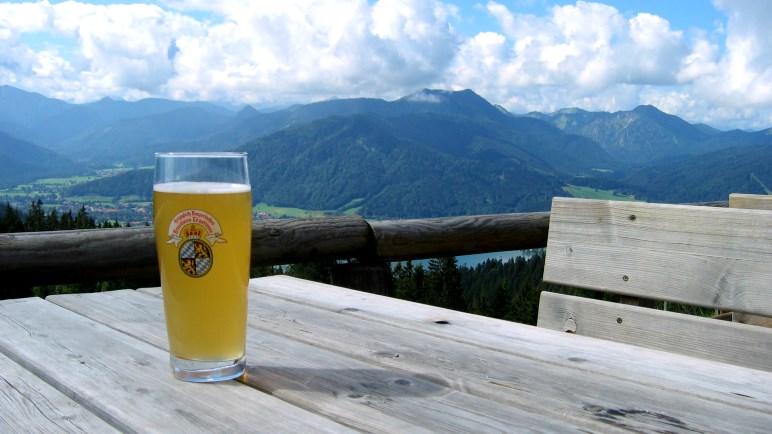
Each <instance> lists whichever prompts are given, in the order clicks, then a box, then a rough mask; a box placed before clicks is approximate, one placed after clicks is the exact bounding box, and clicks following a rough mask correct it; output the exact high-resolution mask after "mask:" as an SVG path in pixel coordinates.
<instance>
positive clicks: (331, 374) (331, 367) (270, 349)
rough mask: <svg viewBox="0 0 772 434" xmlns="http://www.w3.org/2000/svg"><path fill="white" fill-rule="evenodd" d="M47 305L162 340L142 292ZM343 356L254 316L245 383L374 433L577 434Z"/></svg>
mask: <svg viewBox="0 0 772 434" xmlns="http://www.w3.org/2000/svg"><path fill="white" fill-rule="evenodd" d="M105 296H109V297H110V298H109V299H108V298H107V297H105ZM49 300H50V301H52V302H54V303H57V304H60V305H62V306H65V307H67V308H68V309H72V310H74V311H77V312H78V313H81V314H83V315H85V316H88V317H90V318H92V319H94V320H96V321H98V322H104V323H105V324H108V325H109V326H110V327H113V328H116V329H118V330H121V331H123V332H125V333H128V334H131V335H132V336H136V337H138V338H139V339H143V340H144V339H147V340H148V341H149V342H154V341H156V339H157V337H158V334H157V333H156V331H155V330H157V329H158V328H163V316H162V306H161V300H160V299H159V298H157V297H155V296H152V295H148V294H146V293H142V292H135V291H115V292H114V293H98V294H82V295H80V296H78V297H73V296H52V297H49ZM121 304H123V305H124V306H120V305H121ZM114 307H117V308H115V309H113V308H114ZM135 309H140V310H141V311H143V312H145V316H144V317H143V318H148V319H149V318H150V317H152V318H156V319H157V320H156V321H154V322H153V321H149V320H148V321H145V320H142V321H139V322H136V323H133V322H132V318H133V317H134V313H133V311H134V310H135ZM148 313H149V314H148ZM298 333H303V331H302V330H300V331H298ZM341 350H342V349H341V348H337V349H334V350H333V349H323V348H322V347H320V345H318V344H314V343H313V342H303V340H300V339H297V340H296V339H292V338H291V337H286V336H281V335H277V334H276V333H275V330H274V326H273V325H271V324H269V323H266V322H265V321H264V318H263V317H262V316H255V315H250V332H249V333H248V344H247V362H248V375H247V378H246V380H245V381H246V383H248V384H250V385H253V386H254V387H256V388H258V389H260V390H263V391H265V392H268V393H270V394H271V395H272V396H276V397H280V398H281V399H282V400H285V401H287V402H291V403H293V404H294V405H297V406H300V407H302V408H305V409H309V410H312V411H314V412H317V413H319V414H322V415H324V416H326V417H328V418H330V419H333V420H335V421H338V422H340V423H342V424H344V425H346V426H350V427H354V428H356V429H359V430H363V431H369V432H405V431H410V432H438V431H440V432H482V431H484V432H490V431H511V430H513V429H514V430H527V431H531V432H544V431H547V432H550V431H556V432H563V431H568V430H572V427H571V426H570V425H567V424H566V422H564V421H561V420H556V419H555V418H554V417H549V416H547V415H543V414H540V412H529V411H525V410H522V409H520V408H516V407H512V406H510V405H507V404H505V403H499V402H495V401H491V400H488V399H485V398H482V397H479V396H475V395H471V394H464V393H454V392H453V390H451V389H449V388H448V387H447V386H446V385H444V384H438V383H436V382H434V381H430V379H427V378H423V377H421V376H416V375H413V374H411V373H409V372H408V371H405V370H393V369H387V368H386V367H383V366H379V365H375V364H372V363H370V362H369V361H363V360H358V359H356V358H352V357H350V356H348V355H345V353H344V352H342V351H341Z"/></svg>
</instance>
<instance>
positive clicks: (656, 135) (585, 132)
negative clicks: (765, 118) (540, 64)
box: [528, 105, 769, 165]
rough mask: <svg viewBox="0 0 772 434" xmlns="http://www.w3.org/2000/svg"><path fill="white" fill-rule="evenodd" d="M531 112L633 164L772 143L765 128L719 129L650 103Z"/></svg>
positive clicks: (624, 161)
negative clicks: (612, 109)
mask: <svg viewBox="0 0 772 434" xmlns="http://www.w3.org/2000/svg"><path fill="white" fill-rule="evenodd" d="M528 116H531V117H534V118H538V119H542V120H545V121H548V122H550V123H552V124H553V125H555V126H556V127H558V128H560V129H561V130H563V131H565V132H567V133H573V134H578V135H581V136H584V137H587V138H589V139H591V140H593V141H594V142H596V143H598V144H599V145H600V146H601V147H602V148H603V149H605V150H606V151H608V152H609V154H611V155H612V156H613V157H614V158H616V159H618V160H619V161H620V162H623V163H627V164H633V165H641V164H649V163H652V162H657V161H667V160H674V159H683V158H687V157H689V156H694V155H700V154H705V153H709V152H713V151H717V150H720V149H725V148H731V147H737V146H750V145H759V144H764V143H769V138H768V137H765V134H764V133H763V131H757V132H746V131H740V130H734V131H726V132H725V131H719V130H717V129H715V128H712V127H710V126H708V125H705V124H690V123H688V122H686V121H684V120H683V119H681V118H679V117H677V116H674V115H670V114H667V113H664V112H662V111H660V110H659V109H657V108H656V107H654V106H650V105H644V106H638V107H636V108H635V109H633V110H631V111H618V112H614V113H609V112H589V111H585V110H581V109H577V108H572V109H561V110H558V111H555V112H553V113H550V114H542V113H529V114H528Z"/></svg>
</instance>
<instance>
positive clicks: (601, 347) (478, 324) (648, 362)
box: [250, 276, 772, 413]
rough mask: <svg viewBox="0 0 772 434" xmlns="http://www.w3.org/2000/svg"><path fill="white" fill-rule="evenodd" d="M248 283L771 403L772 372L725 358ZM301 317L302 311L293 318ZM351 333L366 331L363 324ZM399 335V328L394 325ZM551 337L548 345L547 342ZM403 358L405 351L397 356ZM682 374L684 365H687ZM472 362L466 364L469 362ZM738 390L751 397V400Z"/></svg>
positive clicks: (541, 355) (339, 293) (401, 324)
mask: <svg viewBox="0 0 772 434" xmlns="http://www.w3.org/2000/svg"><path fill="white" fill-rule="evenodd" d="M250 290H251V291H252V292H257V293H260V294H266V295H270V296H272V297H276V298H280V299H286V300H288V301H291V302H293V303H296V304H305V305H308V306H313V307H315V308H321V309H326V310H329V311H333V312H339V313H340V314H342V315H346V316H352V317H356V318H362V319H365V320H367V321H369V322H373V323H383V324H388V325H390V326H393V327H396V328H397V329H399V330H412V331H416V332H418V333H422V334H428V335H431V336H435V337H437V338H440V339H442V340H443V341H451V340H452V341H455V342H463V343H469V344H472V345H475V346H477V347H479V348H481V349H482V350H483V351H488V350H491V351H496V352H502V353H505V354H510V355H513V356H516V357H521V358H524V359H529V360H534V361H537V362H538V363H540V364H543V365H547V366H562V367H569V368H572V369H577V370H581V371H582V372H583V374H577V375H584V373H586V372H594V373H598V374H601V375H607V376H612V377H614V378H617V379H622V380H625V381H630V382H635V383H638V384H644V385H652V386H655V387H656V388H660V389H666V390H675V391H681V392H684V391H688V393H689V394H690V395H694V394H697V395H699V396H703V394H704V396H705V397H706V399H708V400H711V401H717V402H724V403H727V404H728V405H732V406H750V407H751V408H754V409H756V410H758V411H762V412H764V413H766V412H767V410H768V409H769V408H772V388H771V387H770V386H769V384H772V373H769V372H765V371H759V370H750V369H733V368H729V369H728V365H726V364H723V363H718V362H713V361H708V360H704V361H703V360H699V359H694V358H689V357H685V356H681V355H675V354H670V353H666V352H656V351H645V350H643V351H645V352H642V350H641V349H640V348H637V347H634V346H631V345H625V344H619V343H616V342H611V341H604V340H600V339H594V338H588V337H584V336H569V335H567V334H564V333H556V332H554V331H552V330H545V329H540V328H538V327H530V326H524V325H522V324H517V323H511V322H507V321H500V320H496V319H493V318H486V317H482V316H478V315H471V314H467V313H463V312H457V311H452V310H447V309H441V308H437V307H434V306H428V305H422V304H417V303H410V304H408V305H409V306H410V308H409V309H407V308H406V304H405V302H404V301H402V300H398V299H393V298H388V297H382V296H378V295H375V294H368V293H365V292H360V291H351V290H345V289H342V288H338V287H335V286H331V285H324V284H320V283H315V282H308V281H305V280H301V279H295V278H292V277H288V276H272V277H265V278H261V279H253V280H252V281H251V284H250ZM296 320H297V318H296ZM352 332H359V333H364V332H361V331H360V330H359V329H357V330H354V331H352ZM393 333H395V334H397V333H402V332H401V331H396V332H393ZM546 343H548V344H546ZM400 359H401V357H400ZM695 363H698V364H699V365H698V372H694V371H692V372H691V373H688V374H686V375H685V373H684V371H685V370H684V368H683V367H684V366H689V367H690V368H689V370H690V371H691V370H692V369H697V366H695V365H694V364H695ZM469 366H471V365H467V366H465V369H466V368H468V367H469ZM740 394H744V395H748V396H753V399H747V397H745V396H741V395H740Z"/></svg>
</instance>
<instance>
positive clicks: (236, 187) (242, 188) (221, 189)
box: [153, 181, 252, 194]
mask: <svg viewBox="0 0 772 434" xmlns="http://www.w3.org/2000/svg"><path fill="white" fill-rule="evenodd" d="M251 190H252V188H251V187H250V186H249V185H246V184H230V183H224V182H188V181H186V182H166V183H163V184H155V185H154V186H153V191H159V192H162V193H181V194H225V193H245V192H248V191H251Z"/></svg>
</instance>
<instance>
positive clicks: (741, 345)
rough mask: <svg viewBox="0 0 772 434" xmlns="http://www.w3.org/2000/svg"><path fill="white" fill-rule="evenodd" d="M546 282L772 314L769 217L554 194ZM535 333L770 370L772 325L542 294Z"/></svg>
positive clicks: (771, 224)
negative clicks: (559, 333)
mask: <svg viewBox="0 0 772 434" xmlns="http://www.w3.org/2000/svg"><path fill="white" fill-rule="evenodd" d="M544 281H545V282H549V283H556V284H561V285H567V286H572V287H578V288H587V289H594V290H598V291H603V292H608V293H614V294H620V295H623V296H631V297H642V298H647V299H654V300H665V301H668V302H672V303H680V304H685V305H692V306H702V307H708V308H715V309H721V310H726V311H733V312H741V313H749V314H756V315H763V316H772V212H770V211H767V210H758V209H733V208H712V207H701V206H688V205H666V204H649V203H639V202H618V201H601V200H587V199H572V198H555V199H554V200H553V203H552V212H551V216H550V230H549V238H548V242H547V257H546V264H545V269H544ZM537 325H538V326H539V327H546V328H550V329H555V330H561V331H566V332H571V333H576V334H580V335H585V336H592V337H597V338H602V339H607V340H612V341H618V342H624V343H629V344H633V345H638V346H642V347H647V348H652V349H658V350H664V351H669V352H675V353H680V354H686V355H691V356H697V357H701V358H705V359H710V360H714V361H720V362H726V363H732V364H736V365H740V366H746V367H751V368H755V369H763V370H767V371H772V329H769V328H765V327H758V326H754V325H748V324H741V323H737V322H728V321H719V320H715V319H711V318H704V317H698V316H693V315H685V314H679V313H674V312H668V311H661V310H656V309H648V308H642V307H638V306H631V305H625V304H620V303H612V302H607V301H602V300H596V299H590V298H583V297H576V296H571V295H564V294H558V293H550V292H542V294H541V300H540V304H539V316H538V323H537Z"/></svg>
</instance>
